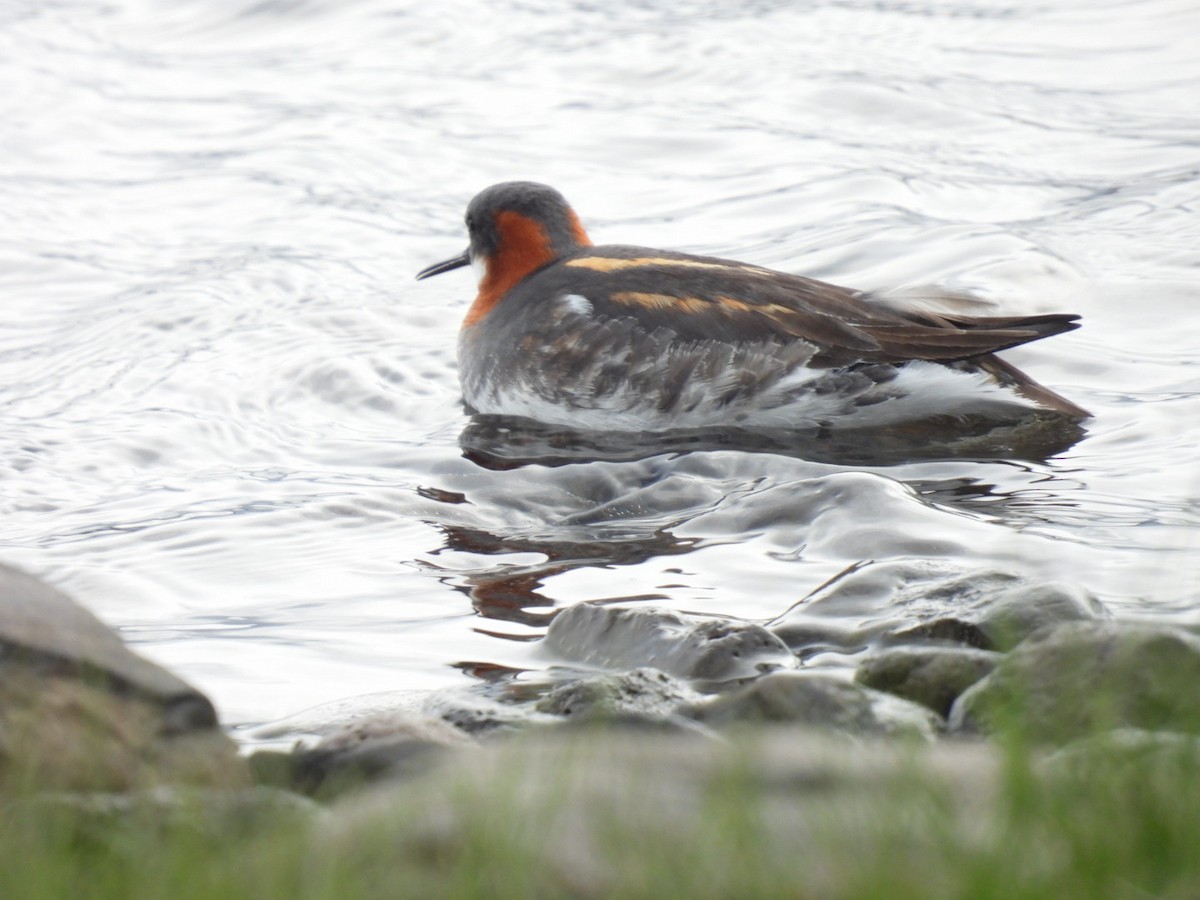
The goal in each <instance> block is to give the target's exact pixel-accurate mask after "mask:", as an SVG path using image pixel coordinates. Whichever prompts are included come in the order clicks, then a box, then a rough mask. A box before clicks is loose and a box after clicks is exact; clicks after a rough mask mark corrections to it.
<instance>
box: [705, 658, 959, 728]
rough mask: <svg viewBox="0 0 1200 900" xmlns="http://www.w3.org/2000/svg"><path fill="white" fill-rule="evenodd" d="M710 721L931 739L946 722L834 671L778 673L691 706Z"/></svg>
mask: <svg viewBox="0 0 1200 900" xmlns="http://www.w3.org/2000/svg"><path fill="white" fill-rule="evenodd" d="M687 712H688V714H690V715H691V716H692V717H693V718H695V719H697V720H698V721H700V722H702V723H704V724H706V725H714V726H723V725H738V724H761V723H768V722H769V723H776V724H778V723H789V724H793V725H809V726H817V727H819V728H823V729H828V730H832V731H835V732H840V733H843V734H850V735H907V734H911V735H916V736H919V737H922V738H927V739H931V738H932V737H933V736H934V734H935V733H936V732H937V731H938V730H939V729H940V727H941V720H940V719H939V718H938V716H936V715H934V713H932V712H931V711H930V710H928V709H926V708H925V707H923V706H918V705H917V704H916V703H910V702H909V701H907V700H901V699H899V698H898V697H893V696H891V695H890V694H884V693H881V692H879V691H873V690H871V689H870V688H865V687H863V686H862V685H859V684H855V683H854V682H851V681H846V680H845V679H843V678H838V677H836V676H833V675H827V674H824V673H816V672H814V673H808V672H777V673H773V674H771V675H765V676H763V677H762V678H760V679H758V680H757V681H754V682H751V683H750V684H748V685H745V686H744V687H741V688H739V689H738V690H735V691H732V692H730V693H728V694H723V695H721V696H719V697H717V698H716V699H715V700H710V701H707V702H705V703H701V704H696V705H694V706H692V707H690V708H689V709H688V710H687Z"/></svg>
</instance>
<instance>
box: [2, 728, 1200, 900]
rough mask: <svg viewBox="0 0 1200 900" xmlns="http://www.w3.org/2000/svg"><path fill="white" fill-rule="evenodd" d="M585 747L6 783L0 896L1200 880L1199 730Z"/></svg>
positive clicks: (505, 893) (497, 892)
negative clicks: (982, 765)
mask: <svg viewBox="0 0 1200 900" xmlns="http://www.w3.org/2000/svg"><path fill="white" fill-rule="evenodd" d="M571 741H572V743H571V744H569V745H567V746H566V747H565V748H564V746H563V744H562V742H561V741H558V742H556V746H555V748H554V749H553V750H552V752H549V753H548V754H547V753H543V752H541V751H539V750H538V749H537V747H536V746H535V745H534V744H533V743H518V744H515V745H513V746H511V747H509V748H506V749H502V750H501V751H500V752H498V753H497V754H494V755H491V756H490V757H489V758H490V759H491V760H492V761H491V762H490V763H489V764H488V765H487V766H483V767H482V769H481V768H480V767H477V766H467V767H464V768H463V769H462V770H458V771H457V773H456V774H453V775H450V774H443V775H437V776H433V777H430V778H428V779H422V780H420V781H418V782H414V783H412V784H411V785H409V786H407V787H404V788H400V789H388V791H385V792H379V791H378V790H377V791H376V795H375V796H374V797H371V798H370V799H368V800H367V801H366V802H367V804H368V805H369V806H371V807H372V809H371V810H370V811H367V812H363V811H362V810H361V809H360V811H358V812H353V813H348V812H345V811H344V810H345V809H347V808H349V807H344V808H343V809H342V811H336V812H333V813H331V814H320V813H317V814H316V815H315V817H313V816H311V815H310V814H305V813H302V812H299V811H296V810H291V811H288V810H284V811H282V812H280V811H278V810H276V811H275V812H270V811H268V812H265V813H264V812H262V811H259V813H257V814H252V813H250V812H247V810H245V809H243V810H241V811H240V812H236V813H234V812H230V811H228V810H225V811H219V810H218V811H214V810H212V809H211V808H210V805H209V804H208V803H206V802H205V801H203V800H197V801H196V802H195V804H194V805H189V803H187V802H185V803H184V804H183V805H182V806H180V807H175V808H173V811H172V812H170V813H164V812H163V810H162V809H161V807H156V806H154V805H153V804H149V805H147V806H146V807H145V808H143V809H141V810H134V811H126V812H124V813H122V814H119V815H114V814H108V813H104V812H100V811H96V810H91V811H81V810H79V809H76V808H69V809H64V808H62V807H61V806H56V805H55V804H47V803H45V802H40V801H36V800H34V799H32V798H31V797H29V796H15V797H14V796H11V795H10V796H9V797H8V798H7V799H6V801H5V802H4V804H3V808H2V809H0V858H2V859H3V860H4V863H3V865H2V866H0V897H3V898H5V900H26V898H29V900H42V898H45V900H50V898H54V900H59V898H66V897H72V898H75V897H80V898H92V897H95V898H114V900H115V898H121V900H138V898H156V900H157V898H173V900H174V898H178V900H189V898H197V900H199V898H205V900H208V898H241V897H246V898H255V900H269V898H275V897H279V898H288V900H306V898H313V900H316V898H339V900H344V898H359V897H363V898H366V897H372V898H373V897H407V896H412V897H522V898H525V897H561V896H577V897H588V896H620V897H639V896H645V897H661V896H666V897H676V896H678V897H809V896H812V897H830V896H832V897H864V898H865V897H888V898H914V900H915V898H929V897H970V898H992V897H994V898H1001V897H1003V898H1012V897H1047V898H1051V897H1053V898H1076V897H1078V898H1089V900H1091V898H1098V897H1131V898H1137V897H1179V898H1194V897H1196V896H1200V765H1198V764H1200V751H1198V750H1197V748H1196V747H1195V746H1194V745H1193V744H1192V743H1191V742H1190V741H1189V740H1179V741H1175V742H1171V741H1158V742H1155V743H1151V744H1147V745H1139V744H1136V743H1135V744H1132V745H1128V744H1121V743H1119V742H1112V741H1110V742H1108V743H1106V744H1105V743H1102V744H1098V745H1094V746H1089V747H1088V749H1087V750H1086V751H1074V752H1071V753H1068V754H1066V755H1060V756H1057V757H1056V756H1054V755H1053V754H1051V755H1049V756H1047V755H1046V754H1045V753H1039V754H1034V753H1032V752H1030V751H1028V750H1026V749H1024V748H1023V747H1022V746H1020V745H1019V744H1014V745H1012V746H1010V747H1008V748H1007V749H1005V750H1004V752H1003V753H1001V754H999V755H998V756H999V758H998V761H997V764H995V765H993V766H992V767H991V770H990V772H975V771H972V770H971V769H970V768H968V769H967V770H966V772H965V776H964V777H962V778H960V777H958V775H956V774H955V773H953V772H951V773H950V775H946V774H944V773H943V774H938V772H937V771H934V772H933V773H932V774H931V773H930V771H929V770H928V768H927V767H923V766H922V764H921V759H922V757H923V755H924V751H923V750H921V749H919V748H912V747H909V746H895V748H894V750H893V751H890V752H889V754H888V755H890V756H891V757H894V759H893V761H892V762H891V763H889V764H888V765H886V766H884V767H883V770H882V771H883V774H879V773H874V774H872V769H871V767H870V766H867V767H866V768H865V769H862V770H861V771H859V770H857V769H856V770H854V772H855V773H856V774H854V775H853V776H852V777H850V778H848V779H843V778H840V777H839V776H837V775H836V768H834V769H828V768H826V769H821V768H820V767H817V768H816V769H813V770H806V771H801V772H799V773H792V774H791V775H789V774H788V771H789V770H788V769H787V767H786V766H785V767H783V768H779V767H772V766H771V765H769V764H767V765H764V764H763V762H762V760H763V759H765V758H766V757H764V756H762V755H761V753H760V751H759V750H757V749H756V738H753V737H750V738H748V739H745V740H744V741H743V742H740V743H737V744H736V745H735V746H734V747H733V748H726V749H723V750H720V751H718V755H717V756H716V757H713V756H712V755H711V753H710V752H709V751H708V750H705V751H704V753H702V754H700V755H699V756H696V755H694V754H691V753H690V751H689V752H684V753H683V754H682V755H681V756H680V757H679V759H678V760H674V759H673V758H672V755H673V754H674V753H675V752H676V751H677V750H678V749H679V745H677V744H658V745H655V744H650V745H647V747H646V748H645V753H644V754H642V755H640V756H639V755H638V753H636V752H635V753H633V755H632V756H630V757H628V758H623V757H622V756H621V755H622V753H625V752H626V749H627V748H628V747H629V746H631V745H632V744H637V743H639V742H640V741H641V739H640V738H638V739H637V740H633V739H632V737H631V736H629V735H620V734H617V735H614V736H612V739H611V740H600V739H596V738H595V737H594V736H585V735H583V736H581V735H577V736H575V737H573V738H572V739H571ZM868 752H869V751H868ZM614 754H615V755H616V757H617V758H614ZM835 755H836V754H835ZM655 758H657V759H658V760H660V763H659V764H658V765H655V764H653V763H647V762H646V761H647V760H654V759H655ZM714 758H715V759H718V760H719V763H717V764H713V762H712V760H713V759H714ZM909 758H911V764H910V763H909V762H905V759H909ZM604 760H607V761H608V762H602V761H604ZM639 760H640V762H639ZM666 760H671V761H670V762H669V763H667V762H664V761H666ZM896 760H899V761H898V762H897V761H896ZM764 773H765V774H764ZM781 773H782V774H781ZM830 773H834V774H832V775H831V774H830ZM789 779H790V780H789ZM680 785H682V786H683V787H682V788H679V786H680ZM677 789H678V791H679V793H681V795H686V796H680V797H678V798H676V799H677V800H678V801H679V802H678V804H675V805H677V806H678V807H679V808H677V809H671V808H670V807H671V806H672V804H673V803H674V801H673V800H672V799H671V797H672V792H675V791H677Z"/></svg>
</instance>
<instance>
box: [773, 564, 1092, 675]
mask: <svg viewBox="0 0 1200 900" xmlns="http://www.w3.org/2000/svg"><path fill="white" fill-rule="evenodd" d="M1106 616H1107V612H1106V610H1105V609H1104V607H1103V606H1102V605H1101V603H1100V601H1099V600H1097V599H1096V598H1095V597H1093V596H1092V595H1091V594H1089V593H1088V592H1087V591H1086V590H1084V589H1083V588H1082V587H1079V586H1078V585H1073V584H1065V583H1059V582H1050V581H1040V580H1035V579H1031V578H1028V577H1026V576H1022V575H1018V574H1016V573H1013V572H1004V571H999V570H995V569H981V570H973V571H972V570H964V569H963V568H962V567H961V566H958V565H956V564H953V563H948V562H943V561H939V560H910V559H905V560H891V561H887V562H880V563H872V564H870V565H865V566H860V567H856V568H854V569H852V570H849V571H847V572H846V573H845V574H843V575H842V576H841V577H839V578H837V579H834V580H833V581H831V582H829V583H828V584H826V585H824V586H823V587H821V588H819V589H818V590H817V591H816V592H814V593H813V594H812V595H810V596H809V597H806V598H805V599H804V600H802V601H801V602H800V603H798V604H796V605H795V606H794V607H792V609H790V610H788V611H787V612H786V613H784V614H783V615H782V616H780V617H779V618H778V619H777V620H775V621H774V622H772V623H770V624H769V625H768V628H770V630H771V631H772V632H774V633H775V634H777V635H779V636H780V637H781V638H782V639H783V640H784V642H785V643H786V644H787V645H788V646H789V647H792V648H793V649H794V650H796V651H797V652H802V651H804V650H805V649H825V648H842V649H860V648H862V647H865V646H866V645H868V644H870V643H873V642H878V641H882V642H885V643H905V642H922V643H924V642H928V641H930V640H937V641H945V642H949V643H956V644H962V645H966V646H970V647H976V648H978V649H983V650H1007V649H1010V648H1012V647H1014V646H1016V645H1017V644H1018V643H1020V642H1021V641H1022V640H1023V639H1024V638H1026V637H1028V636H1029V635H1030V634H1032V633H1033V632H1034V631H1036V630H1037V629H1039V628H1041V627H1044V626H1046V625H1048V624H1053V623H1055V622H1068V621H1096V620H1100V619H1103V618H1105V617H1106Z"/></svg>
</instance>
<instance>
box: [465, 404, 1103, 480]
mask: <svg viewBox="0 0 1200 900" xmlns="http://www.w3.org/2000/svg"><path fill="white" fill-rule="evenodd" d="M1084 434H1085V430H1084V428H1083V426H1082V425H1080V423H1079V422H1078V421H1077V420H1075V419H1071V418H1067V417H1065V416H1060V415H1056V414H1054V413H1031V414H1030V415H1028V416H1024V417H1021V418H1009V419H996V418H992V417H983V416H939V417H935V418H930V419H925V420H922V421H919V422H911V423H906V424H903V425H893V426H888V427H883V428H856V429H824V428H822V429H805V430H790V431H783V430H776V431H747V430H743V429H736V428H730V429H722V430H714V429H702V430H677V431H670V432H663V433H657V434H648V433H637V434H632V433H622V432H598V431H575V430H572V429H568V428H564V427H562V426H556V425H544V424H542V423H539V422H533V421H530V420H528V419H516V418H510V417H505V416H473V417H472V418H471V421H470V423H469V424H468V425H467V427H466V428H465V429H464V430H463V432H462V434H461V435H460V436H459V446H460V447H461V448H462V452H463V456H464V457H466V458H467V459H469V460H471V461H472V462H474V463H476V464H477V465H480V466H483V467H484V468H488V469H513V468H519V467H521V466H527V465H535V464H536V465H543V466H561V465H566V464H568V463H578V462H592V461H597V460H603V461H608V462H627V461H633V460H640V459H646V458H648V457H651V456H657V455H660V454H663V453H676V454H678V453H693V452H703V451H710V450H736V451H742V452H746V453H771V454H776V455H780V456H790V457H794V458H796V459H802V460H808V461H810V462H818V463H828V464H833V465H846V466H893V465H900V464H904V463H912V462H929V461H937V460H961V459H1012V460H1023V461H1028V462H1044V461H1045V460H1047V459H1049V458H1050V457H1052V456H1058V455H1060V454H1062V453H1065V452H1066V451H1067V450H1069V449H1070V448H1071V447H1072V446H1074V445H1075V444H1076V443H1077V442H1078V441H1079V440H1080V439H1081V438H1082V437H1083V436H1084Z"/></svg>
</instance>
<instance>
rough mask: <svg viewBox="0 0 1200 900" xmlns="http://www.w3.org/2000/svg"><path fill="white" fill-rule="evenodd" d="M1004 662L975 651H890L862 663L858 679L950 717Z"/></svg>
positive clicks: (927, 649) (959, 648) (874, 655)
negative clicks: (961, 700)
mask: <svg viewBox="0 0 1200 900" xmlns="http://www.w3.org/2000/svg"><path fill="white" fill-rule="evenodd" d="M1001 659H1002V656H1001V654H999V653H992V652H990V651H988V650H976V649H974V648H971V647H890V648H887V649H884V650H880V651H879V652H877V653H873V654H872V655H870V656H868V657H867V658H866V659H864V660H863V661H862V662H861V663H859V666H858V669H857V671H856V672H855V673H854V679H855V681H857V682H858V683H859V684H863V685H866V686H867V687H869V688H873V689H874V690H877V691H884V692H885V693H888V694H895V695H896V696H897V697H903V698H904V699H905V700H911V701H913V702H914V703H920V704H921V705H922V706H928V707H929V708H930V709H932V710H933V711H934V712H936V713H938V714H939V715H941V716H947V715H949V714H950V707H951V705H953V703H954V701H955V699H957V698H958V695H959V694H961V693H962V692H963V691H965V690H966V689H967V688H969V687H970V686H971V685H973V684H974V683H975V682H977V681H979V679H981V678H983V677H984V676H985V675H987V674H988V673H990V672H991V671H992V669H994V668H995V667H996V664H997V663H998V662H999V661H1000V660H1001Z"/></svg>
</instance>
